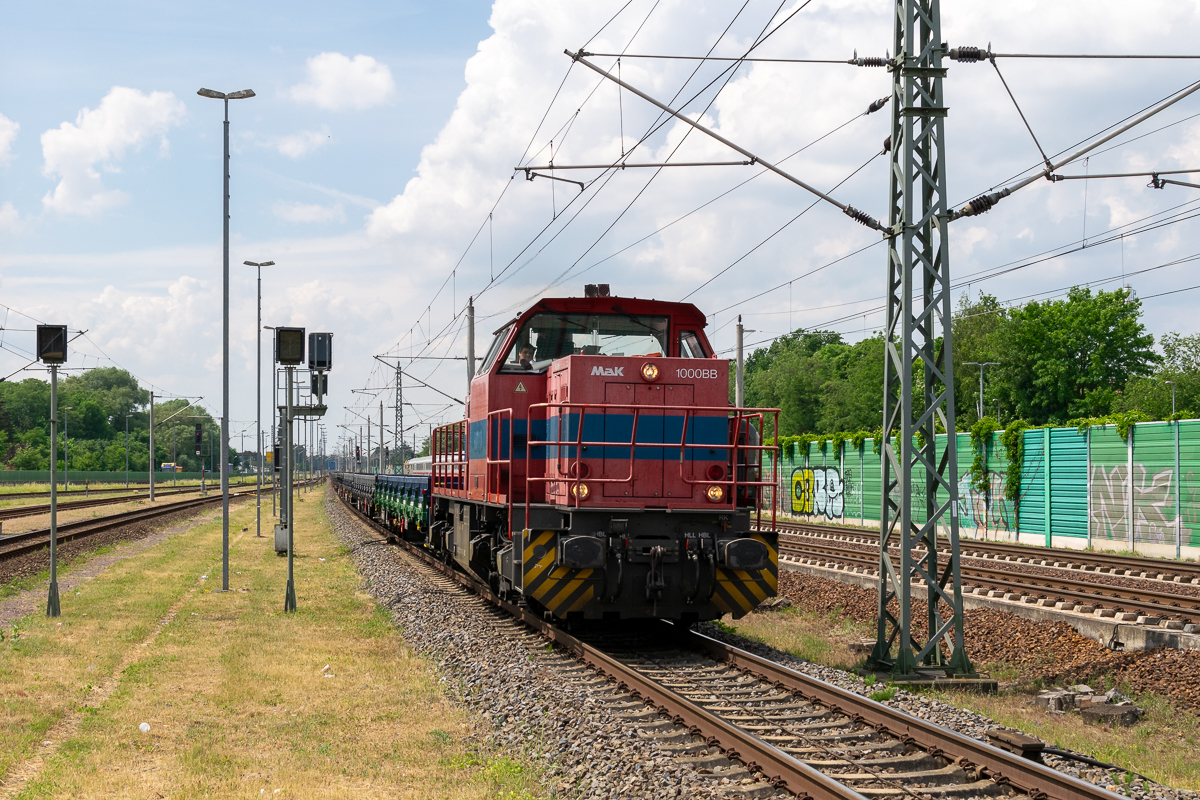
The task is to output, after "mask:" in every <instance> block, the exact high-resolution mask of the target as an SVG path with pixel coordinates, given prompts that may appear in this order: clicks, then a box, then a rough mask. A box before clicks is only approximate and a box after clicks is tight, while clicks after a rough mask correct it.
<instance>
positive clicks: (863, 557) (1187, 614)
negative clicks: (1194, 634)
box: [779, 534, 1200, 621]
mask: <svg viewBox="0 0 1200 800" xmlns="http://www.w3.org/2000/svg"><path fill="white" fill-rule="evenodd" d="M786 535H787V534H784V536H786ZM779 549H780V552H787V553H794V554H811V553H813V552H814V551H815V552H817V553H819V554H824V555H826V556H827V557H829V558H832V559H835V560H840V561H842V562H846V563H853V564H856V565H860V566H865V567H869V568H871V569H875V568H876V567H877V566H878V562H877V559H876V558H874V557H871V556H870V555H869V554H867V553H866V551H858V550H850V549H848V548H841V547H837V546H833V545H826V544H821V545H818V546H816V547H812V546H809V545H804V544H800V543H798V542H795V541H791V542H785V541H783V540H781V541H780V543H779ZM968 557H969V556H968ZM938 563H939V564H943V563H946V562H944V561H941V560H939V562H938ZM961 569H962V574H963V578H964V580H965V579H966V578H968V577H970V578H971V580H972V583H982V584H985V585H987V586H988V587H989V588H991V589H1003V590H1005V591H1015V590H1023V591H1024V592H1025V593H1026V594H1030V595H1039V594H1040V595H1054V596H1055V597H1058V598H1061V599H1063V600H1071V601H1075V602H1079V601H1085V602H1080V604H1081V605H1083V604H1095V603H1097V602H1099V601H1105V602H1106V603H1107V604H1109V605H1120V606H1130V607H1132V608H1134V609H1136V610H1139V611H1142V612H1145V613H1146V615H1147V616H1157V617H1167V618H1171V619H1183V620H1184V621H1191V619H1192V618H1193V617H1197V616H1200V598H1195V597H1188V596H1185V595H1177V594H1170V593H1168V592H1159V591H1155V590H1153V589H1132V588H1128V587H1122V586H1110V585H1107V584H1098V583H1089V582H1087V581H1078V580H1074V579H1071V578H1054V577H1050V576H1044V575H1030V574H1027V573H1014V572H1008V571H1005V570H1002V569H991V568H988V567H976V566H971V565H968V564H963V565H962V567H961Z"/></svg>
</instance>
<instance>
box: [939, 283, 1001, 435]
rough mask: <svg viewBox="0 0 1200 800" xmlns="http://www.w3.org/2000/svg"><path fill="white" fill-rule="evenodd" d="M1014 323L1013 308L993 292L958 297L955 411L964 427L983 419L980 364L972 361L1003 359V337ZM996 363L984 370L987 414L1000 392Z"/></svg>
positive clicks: (955, 338) (953, 334)
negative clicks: (969, 363) (1005, 305)
mask: <svg viewBox="0 0 1200 800" xmlns="http://www.w3.org/2000/svg"><path fill="white" fill-rule="evenodd" d="M1010 323H1011V319H1010V316H1009V309H1007V308H1004V307H1003V306H1001V305H1000V301H999V300H997V299H996V298H995V297H994V296H993V295H990V294H984V293H982V292H980V293H979V299H977V300H972V299H971V296H970V295H969V294H963V295H961V296H960V297H959V298H958V309H957V310H956V311H955V312H954V323H953V327H952V328H951V331H952V333H951V335H952V336H953V337H954V414H955V417H956V419H957V421H958V423H959V427H960V428H969V427H970V426H971V425H974V424H975V423H976V422H977V421H978V420H979V367H977V366H967V363H968V362H974V363H975V364H984V363H987V362H989V361H999V360H1000V352H999V348H1000V340H1001V337H1002V336H1003V333H1004V331H1005V329H1006V328H1007V326H1008V325H1009V324H1010ZM1000 383H1001V382H1000V381H999V380H998V379H997V373H996V372H995V367H988V368H986V369H985V371H984V390H983V399H984V415H985V416H986V415H987V414H988V413H989V412H988V410H987V409H988V408H989V407H990V406H991V401H994V400H995V399H996V398H997V396H998V394H1001V393H1003V392H1001V391H1000V390H999V384H1000Z"/></svg>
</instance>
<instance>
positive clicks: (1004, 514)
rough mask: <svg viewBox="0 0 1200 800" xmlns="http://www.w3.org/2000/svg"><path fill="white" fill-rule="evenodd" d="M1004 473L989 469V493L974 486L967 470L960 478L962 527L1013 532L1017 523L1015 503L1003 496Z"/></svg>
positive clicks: (959, 504)
mask: <svg viewBox="0 0 1200 800" xmlns="http://www.w3.org/2000/svg"><path fill="white" fill-rule="evenodd" d="M1007 477H1008V474H1007V473H1005V472H996V471H994V470H989V471H988V478H989V481H990V486H989V487H988V491H987V493H984V492H981V491H979V490H978V489H977V488H976V487H975V486H973V485H972V481H971V475H970V473H967V474H965V475H963V476H962V477H961V478H960V479H959V481H958V524H959V526H960V527H963V528H985V529H987V530H993V531H1011V530H1013V527H1014V526H1015V524H1016V514H1015V513H1014V511H1013V506H1012V503H1011V502H1009V500H1008V498H1007V497H1005V496H1004V481H1005V479H1006V478H1007Z"/></svg>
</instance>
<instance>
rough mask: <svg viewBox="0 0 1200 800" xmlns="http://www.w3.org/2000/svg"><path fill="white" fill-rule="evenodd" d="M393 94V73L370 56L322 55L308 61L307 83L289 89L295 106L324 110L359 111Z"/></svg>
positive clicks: (394, 86) (379, 102) (378, 103)
mask: <svg viewBox="0 0 1200 800" xmlns="http://www.w3.org/2000/svg"><path fill="white" fill-rule="evenodd" d="M395 91H396V82H395V81H394V80H392V71H391V70H390V69H388V68H387V65H386V64H381V63H379V62H378V61H376V60H375V59H373V58H371V57H370V56H364V55H357V56H355V57H354V58H352V59H351V58H347V57H346V56H344V55H342V54H341V53H321V54H320V55H316V56H313V57H312V58H310V59H308V80H306V81H305V82H304V83H299V84H296V85H295V86H293V87H292V88H291V89H290V90H289V94H290V95H291V98H292V99H293V100H295V101H296V102H298V103H312V104H313V105H315V106H317V107H318V108H323V109H326V110H327V111H344V110H346V109H355V110H360V111H361V110H362V109H365V108H371V107H372V106H377V105H380V104H382V103H383V102H385V101H386V100H387V99H388V98H389V97H391V96H392V94H394V93H395Z"/></svg>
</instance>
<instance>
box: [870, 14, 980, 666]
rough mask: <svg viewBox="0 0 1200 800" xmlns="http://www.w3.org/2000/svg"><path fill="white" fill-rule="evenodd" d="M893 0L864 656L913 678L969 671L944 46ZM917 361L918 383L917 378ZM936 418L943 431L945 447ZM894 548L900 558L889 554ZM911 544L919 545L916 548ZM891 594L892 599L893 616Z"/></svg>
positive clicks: (919, 17)
mask: <svg viewBox="0 0 1200 800" xmlns="http://www.w3.org/2000/svg"><path fill="white" fill-rule="evenodd" d="M893 3H894V9H895V14H896V18H895V23H896V26H895V42H894V49H893V52H894V53H895V58H894V59H893V60H892V62H891V63H890V65H889V68H890V69H891V71H892V76H893V80H892V136H891V143H892V147H891V174H890V177H889V195H888V201H889V208H890V214H889V220H888V222H889V225H890V229H889V232H888V236H889V238H888V269H887V281H888V282H887V298H888V306H887V321H886V323H885V324H886V328H885V331H884V337H885V342H886V346H885V355H884V392H883V442H882V453H883V458H882V459H881V460H882V463H883V466H882V479H883V486H882V498H881V500H882V502H881V508H882V512H883V513H882V514H881V515H880V516H881V522H880V537H879V541H880V544H879V617H878V634H877V639H876V642H875V649H874V650H873V651H872V653H871V658H870V660H869V663H870V665H871V666H872V667H874V668H876V669H890V670H891V671H892V674H893V675H895V676H897V677H901V676H914V675H916V674H917V670H918V668H920V667H925V668H934V669H939V670H941V671H942V672H944V673H945V674H948V675H954V676H967V675H972V674H973V670H972V667H971V663H970V660H969V659H968V658H967V653H966V646H965V644H966V642H965V639H964V638H963V636H964V634H963V618H962V585H961V579H960V573H959V548H958V486H957V484H958V479H957V476H958V465H957V459H956V452H955V451H956V448H955V435H954V373H953V361H952V359H951V316H950V314H951V306H950V267H949V245H948V239H947V235H946V234H947V231H946V226H947V222H948V217H947V201H946V157H945V117H946V107H945V105H944V103H943V96H942V78H943V77H945V73H946V70H945V69H944V68H943V67H942V58H943V56H944V55H945V53H946V48H945V45H944V44H943V43H942V38H941V15H940V8H939V6H940V2H939V0H893ZM939 344H940V347H939ZM914 366H916V367H917V370H916V375H917V377H918V379H919V380H920V381H921V386H920V391H919V392H917V391H916V389H917V387H915V386H914V385H913V381H914ZM939 427H940V429H941V430H942V431H943V432H945V431H949V432H950V433H949V435H948V436H946V437H945V439H944V442H945V445H944V446H943V447H941V448H939V446H938V440H937V436H936V433H937V429H938V428H939ZM893 436H895V439H894V440H893ZM939 449H940V450H941V452H939ZM939 528H941V529H943V530H944V531H945V532H946V533H947V534H948V536H949V541H948V544H949V547H948V548H947V547H945V546H944V545H945V543H942V545H943V546H942V547H941V549H942V551H943V552H942V555H946V554H947V551H948V555H949V561H948V562H947V563H946V564H945V565H944V568H939V565H938V554H939V542H938V537H937V534H938V530H939ZM892 546H894V547H896V548H897V549H898V550H899V554H898V556H896V555H893V554H892V553H891V552H890V550H889V548H890V547H892ZM918 548H921V549H923V552H921V553H918V552H916V551H917V550H918ZM922 585H923V586H924V589H925V591H924V592H923V594H924V599H925V601H926V604H927V609H928V611H927V614H926V620H927V629H926V631H925V633H924V636H922V637H919V638H914V637H913V635H912V634H913V630H912V605H913V601H914V599H915V598H914V595H913V590H914V588H916V589H920V588H921V586H922ZM893 601H895V605H896V606H898V609H897V610H896V611H895V613H893V609H892V607H891V606H892V602H893ZM951 632H953V636H954V640H953V642H951V641H950V638H949V634H950V633H951ZM893 649H894V655H893ZM948 651H949V653H950V655H947V652H948Z"/></svg>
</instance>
